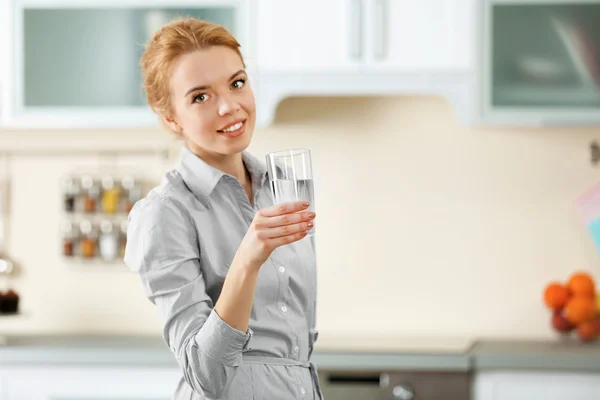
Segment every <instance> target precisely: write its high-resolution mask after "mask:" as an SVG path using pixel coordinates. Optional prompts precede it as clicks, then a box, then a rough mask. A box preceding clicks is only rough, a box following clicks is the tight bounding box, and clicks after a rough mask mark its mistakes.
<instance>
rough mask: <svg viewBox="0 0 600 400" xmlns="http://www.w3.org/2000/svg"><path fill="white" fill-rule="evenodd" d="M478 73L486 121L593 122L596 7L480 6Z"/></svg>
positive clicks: (598, 51) (599, 28) (598, 66)
mask: <svg viewBox="0 0 600 400" xmlns="http://www.w3.org/2000/svg"><path fill="white" fill-rule="evenodd" d="M483 4H484V7H483V8H482V11H483V13H482V21H483V24H482V28H483V29H482V32H481V36H482V38H483V42H484V44H483V46H482V49H483V52H482V65H481V67H480V68H479V69H478V73H479V74H480V84H481V85H482V86H481V89H482V90H481V93H482V97H483V98H482V100H483V101H482V103H483V104H482V109H483V110H482V111H483V114H484V117H485V119H486V120H488V121H490V122H501V123H504V122H509V123H514V122H519V123H535V124H537V123H547V124H551V123H556V124H559V123H560V124H564V123H574V124H580V123H582V124H583V123H591V124H598V123H599V122H600V113H599V112H598V108H599V107H600V24H598V20H600V3H599V2H598V1H581V2H567V1H552V2H539V1H532V0H529V1H522V2H508V1H498V0H486V1H485V2H483Z"/></svg>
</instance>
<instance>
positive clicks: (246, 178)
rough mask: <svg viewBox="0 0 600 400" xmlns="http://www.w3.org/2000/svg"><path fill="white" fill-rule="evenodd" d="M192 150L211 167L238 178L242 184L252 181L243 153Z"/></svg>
mask: <svg viewBox="0 0 600 400" xmlns="http://www.w3.org/2000/svg"><path fill="white" fill-rule="evenodd" d="M188 148H189V147H188ZM190 150H191V151H192V152H193V153H194V154H196V155H197V156H198V157H200V158H201V159H202V160H203V161H204V162H205V163H207V164H208V165H210V166H211V167H214V168H216V169H218V170H220V171H223V172H224V173H226V174H229V175H231V176H233V177H235V178H237V180H238V181H239V182H240V183H241V184H242V186H246V185H247V184H249V183H250V174H249V173H248V172H247V171H246V167H245V166H244V159H243V158H242V153H236V154H231V155H223V154H215V153H209V152H206V151H203V150H200V149H198V150H194V149H190Z"/></svg>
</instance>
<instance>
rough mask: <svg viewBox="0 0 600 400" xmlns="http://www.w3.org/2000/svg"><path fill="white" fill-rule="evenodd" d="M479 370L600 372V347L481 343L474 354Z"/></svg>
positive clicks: (570, 343)
mask: <svg viewBox="0 0 600 400" xmlns="http://www.w3.org/2000/svg"><path fill="white" fill-rule="evenodd" d="M470 354H471V359H472V364H473V368H474V369H476V370H490V369H492V370H498V369H509V370H516V369H518V370H536V371H548V370H553V371H583V372H600V343H598V342H596V343H580V342H577V341H575V340H564V341H561V340H556V341H533V340H532V341H481V342H478V343H476V344H475V345H474V346H473V348H472V349H471V351H470Z"/></svg>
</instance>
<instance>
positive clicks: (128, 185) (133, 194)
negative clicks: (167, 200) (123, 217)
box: [121, 175, 142, 213]
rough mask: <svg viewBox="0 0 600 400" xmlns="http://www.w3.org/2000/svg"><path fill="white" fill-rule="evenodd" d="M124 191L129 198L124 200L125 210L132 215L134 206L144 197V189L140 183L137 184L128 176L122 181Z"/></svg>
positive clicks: (126, 197)
mask: <svg viewBox="0 0 600 400" xmlns="http://www.w3.org/2000/svg"><path fill="white" fill-rule="evenodd" d="M121 185H122V186H123V189H125V190H126V191H127V196H125V199H124V207H123V208H124V210H125V212H126V213H130V212H131V209H132V208H133V205H134V204H135V202H136V201H138V200H139V199H140V198H141V197H142V188H141V185H140V183H139V182H136V181H135V179H134V178H133V176H131V175H127V176H125V177H123V180H122V181H121Z"/></svg>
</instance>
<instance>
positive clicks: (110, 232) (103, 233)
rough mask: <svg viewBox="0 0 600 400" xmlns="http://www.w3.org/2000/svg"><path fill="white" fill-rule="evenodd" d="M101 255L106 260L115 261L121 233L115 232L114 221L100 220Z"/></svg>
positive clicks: (99, 243) (99, 240)
mask: <svg viewBox="0 0 600 400" xmlns="http://www.w3.org/2000/svg"><path fill="white" fill-rule="evenodd" d="M98 246H99V248H100V257H101V258H102V259H103V260H104V261H114V260H115V259H116V258H117V251H118V248H119V234H118V232H115V229H114V227H113V223H112V222H110V221H108V220H104V221H102V222H100V237H99V239H98Z"/></svg>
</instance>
